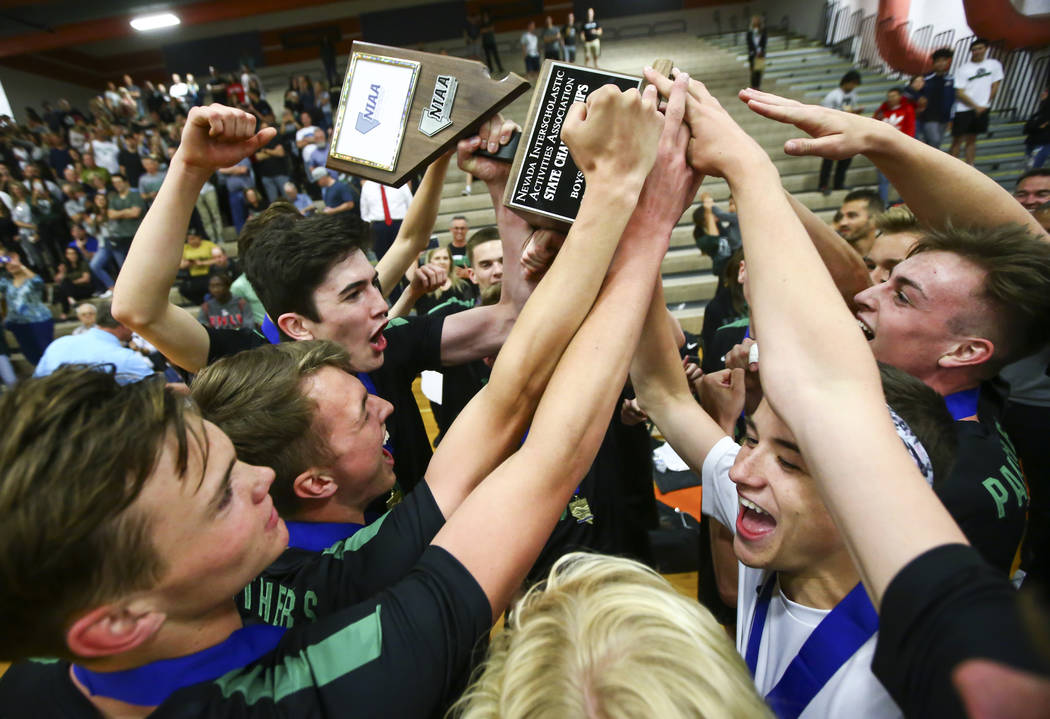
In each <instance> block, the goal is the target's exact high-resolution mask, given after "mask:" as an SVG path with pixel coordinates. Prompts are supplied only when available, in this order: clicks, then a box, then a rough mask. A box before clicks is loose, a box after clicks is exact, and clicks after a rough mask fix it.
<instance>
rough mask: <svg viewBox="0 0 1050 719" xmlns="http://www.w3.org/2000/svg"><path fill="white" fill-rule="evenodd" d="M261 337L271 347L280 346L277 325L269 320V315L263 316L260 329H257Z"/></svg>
mask: <svg viewBox="0 0 1050 719" xmlns="http://www.w3.org/2000/svg"><path fill="white" fill-rule="evenodd" d="M259 331H260V332H262V336H263V337H265V338H266V341H267V342H269V343H270V344H272V345H279V344H281V334H280V333H279V332H278V331H277V325H275V324H274V323H273V320H271V319H270V315H263V321H262V327H260V328H259Z"/></svg>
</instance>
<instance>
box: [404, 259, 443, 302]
mask: <svg viewBox="0 0 1050 719" xmlns="http://www.w3.org/2000/svg"><path fill="white" fill-rule="evenodd" d="M447 279H448V273H447V272H446V271H445V268H444V267H441V266H439V265H435V264H427V265H423V266H422V267H417V268H416V272H415V274H414V275H412V282H411V290H412V292H413V293H415V294H417V295H419V296H422V295H425V294H428V293H430V292H433V291H434V290H437V289H439V288H440V287H441V285H443V284H445V280H447Z"/></svg>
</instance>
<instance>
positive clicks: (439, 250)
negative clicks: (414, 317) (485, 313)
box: [415, 247, 475, 315]
mask: <svg viewBox="0 0 1050 719" xmlns="http://www.w3.org/2000/svg"><path fill="white" fill-rule="evenodd" d="M424 264H427V265H430V264H433V265H437V266H438V267H440V268H441V269H443V270H444V271H445V273H446V276H445V281H444V282H443V283H442V284H441V286H440V287H438V288H437V289H436V290H433V291H432V292H429V293H427V294H425V295H423V296H422V297H420V298H419V299H418V300H416V302H415V309H416V312H418V313H419V314H421V315H425V314H426V313H428V312H430V310H432V309H434V308H435V307H437V306H438V305H440V304H442V303H444V302H447V301H448V300H450V299H453V298H455V299H457V300H459V301H461V302H463V303H465V304H466V305H467V306H472V305H473V304H474V297H475V293H474V290H473V289H472V288H471V286H470V283H469V282H467V281H466V280H461V279H460V278H459V277H456V276H455V274H452V255H451V254H450V253H449V251H448V248H447V247H436V248H434V249H433V250H429V251H428V252H427V253H426V255H425V257H424Z"/></svg>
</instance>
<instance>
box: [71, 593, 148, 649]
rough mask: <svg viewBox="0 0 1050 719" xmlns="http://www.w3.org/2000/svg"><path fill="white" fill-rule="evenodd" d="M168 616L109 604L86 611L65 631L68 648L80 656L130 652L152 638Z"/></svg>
mask: <svg viewBox="0 0 1050 719" xmlns="http://www.w3.org/2000/svg"><path fill="white" fill-rule="evenodd" d="M165 619H166V615H165V614H163V613H161V612H156V611H152V610H147V611H135V610H133V609H131V608H129V607H126V606H123V605H118V604H107V605H103V606H101V607H97V608H96V609H92V610H91V611H89V612H88V613H87V614H84V615H83V616H81V617H80V618H79V619H77V620H76V621H75V622H73V625H72V626H71V627H70V628H69V629H68V630H67V631H66V644H67V645H68V646H69V650H70V651H71V652H72V653H73V654H75V655H77V656H80V657H110V656H115V655H117V654H123V653H124V652H128V651H131V650H132V649H135V648H136V647H138V646H140V645H142V644H143V643H144V642H146V641H147V640H148V639H150V638H151V637H152V636H153V635H154V634H156V633H157V631H158V630H159V629H160V628H161V626H162V625H163V624H164V620H165Z"/></svg>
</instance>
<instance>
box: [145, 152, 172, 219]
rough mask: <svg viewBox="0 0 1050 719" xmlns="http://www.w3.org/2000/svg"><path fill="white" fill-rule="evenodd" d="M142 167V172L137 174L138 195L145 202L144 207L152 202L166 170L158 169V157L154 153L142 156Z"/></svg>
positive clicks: (162, 181)
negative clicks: (139, 174)
mask: <svg viewBox="0 0 1050 719" xmlns="http://www.w3.org/2000/svg"><path fill="white" fill-rule="evenodd" d="M142 169H143V170H144V172H143V174H142V175H141V176H139V181H138V190H139V196H140V197H141V198H142V201H143V202H145V203H146V207H149V206H150V205H151V204H153V200H154V199H155V198H156V197H157V191H158V190H160V186H161V185H162V184H163V183H164V175H165V174H167V170H161V169H160V158H159V157H157V156H156V155H149V156H147V157H143V158H142Z"/></svg>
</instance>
